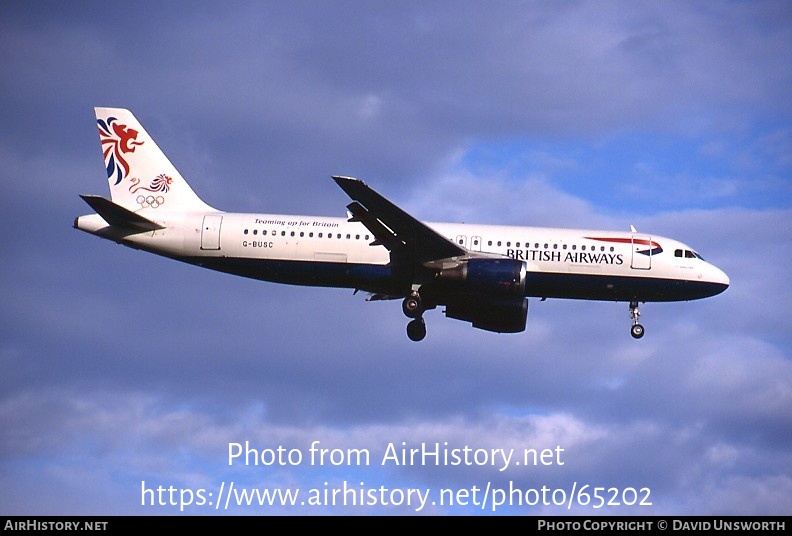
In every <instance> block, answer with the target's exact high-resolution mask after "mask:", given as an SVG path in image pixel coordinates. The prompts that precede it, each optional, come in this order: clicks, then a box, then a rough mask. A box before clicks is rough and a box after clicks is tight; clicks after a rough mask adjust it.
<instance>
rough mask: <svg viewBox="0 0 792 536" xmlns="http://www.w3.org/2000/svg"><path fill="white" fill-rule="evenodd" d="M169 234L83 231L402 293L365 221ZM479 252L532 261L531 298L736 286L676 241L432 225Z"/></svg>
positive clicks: (203, 220) (651, 295)
mask: <svg viewBox="0 0 792 536" xmlns="http://www.w3.org/2000/svg"><path fill="white" fill-rule="evenodd" d="M154 220H155V221H157V222H158V223H161V224H162V225H163V227H165V228H164V229H161V230H155V231H148V232H142V233H137V234H120V233H119V232H118V231H117V230H116V229H114V228H113V227H110V226H108V225H107V224H106V223H105V222H104V220H103V219H102V218H101V217H99V216H98V215H89V216H82V217H80V218H78V219H77V221H76V222H75V227H77V228H79V229H81V230H84V231H87V232H89V233H92V234H97V235H99V236H103V237H105V238H108V239H112V240H116V241H118V242H120V243H123V244H125V245H128V246H130V247H134V248H137V249H143V250H146V251H150V252H152V253H156V254H159V255H163V256H167V257H171V258H175V259H179V260H183V261H185V262H189V263H192V264H197V265H201V266H205V267H208V268H212V269H216V270H220V271H225V272H229V273H235V274H238V275H243V276H246V277H252V278H256V279H262V280H267V281H275V282H282V283H290V284H305V285H319V286H338V287H348V288H358V289H361V290H366V291H369V292H388V291H389V290H393V289H392V288H391V287H390V286H389V285H390V282H389V281H387V280H388V278H389V274H388V273H387V270H386V269H387V266H388V263H389V262H390V258H389V253H388V251H387V250H386V249H385V248H384V247H382V246H379V245H370V244H371V242H373V241H374V237H373V236H372V234H371V232H370V231H369V230H368V229H367V228H366V227H365V226H364V225H362V224H361V223H357V222H349V221H347V220H346V219H344V218H327V217H314V216H294V215H278V214H239V213H225V212H211V213H194V212H192V213H191V212H186V213H170V214H169V213H162V214H157V218H154ZM427 225H428V226H429V227H431V228H432V229H434V230H435V231H437V232H438V233H440V234H441V235H443V236H445V237H446V238H448V239H449V240H451V241H453V242H455V243H457V244H459V245H461V246H463V247H465V248H467V249H469V250H471V251H476V252H483V253H492V254H497V255H505V256H507V257H510V258H513V259H516V260H521V261H524V262H525V264H526V269H527V272H528V274H529V280H528V283H529V284H528V285H527V287H526V296H536V297H559V298H580V299H603V300H638V301H679V300H690V299H696V298H702V297H707V296H712V295H714V294H717V293H719V292H721V291H722V290H724V289H725V288H726V287H727V286H728V284H729V279H728V277H727V276H726V274H724V273H723V272H722V271H721V270H720V269H718V268H717V267H715V266H713V265H712V264H709V263H707V262H705V261H704V260H703V259H701V258H700V256H698V254H696V253H695V252H693V250H692V249H691V248H690V247H688V246H686V245H685V244H683V243H681V242H678V241H676V240H673V239H669V238H665V237H661V236H654V235H651V236H650V235H644V234H640V233H624V232H613V231H597V230H578V229H558V228H542V227H516V226H498V225H476V224H450V223H428V224H427Z"/></svg>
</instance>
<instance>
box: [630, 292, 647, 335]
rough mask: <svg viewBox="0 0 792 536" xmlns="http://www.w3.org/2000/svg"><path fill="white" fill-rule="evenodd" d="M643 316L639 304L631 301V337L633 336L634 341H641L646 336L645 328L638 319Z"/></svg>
mask: <svg viewBox="0 0 792 536" xmlns="http://www.w3.org/2000/svg"><path fill="white" fill-rule="evenodd" d="M640 316H641V313H640V312H639V311H638V302H637V301H631V302H630V320H632V323H633V325H632V327H631V328H630V335H632V336H633V338H634V339H640V338H641V337H643V336H644V327H643V326H642V325H641V324H639V323H638V318H639V317H640Z"/></svg>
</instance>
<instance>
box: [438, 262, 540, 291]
mask: <svg viewBox="0 0 792 536" xmlns="http://www.w3.org/2000/svg"><path fill="white" fill-rule="evenodd" d="M439 278H440V279H441V280H442V281H447V282H449V283H454V282H457V283H459V284H460V285H461V287H462V290H463V291H464V292H468V293H471V294H479V295H482V296H489V297H504V296H519V297H523V296H525V279H526V268H525V263H524V262H523V261H518V260H514V259H470V260H468V261H467V262H466V263H464V264H461V265H459V266H457V267H455V268H450V269H446V270H441V271H440V274H439Z"/></svg>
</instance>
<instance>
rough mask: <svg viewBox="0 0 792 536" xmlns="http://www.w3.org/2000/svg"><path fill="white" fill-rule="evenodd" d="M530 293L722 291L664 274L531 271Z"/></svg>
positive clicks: (613, 295) (597, 296)
mask: <svg viewBox="0 0 792 536" xmlns="http://www.w3.org/2000/svg"><path fill="white" fill-rule="evenodd" d="M525 288H526V290H525V292H526V296H528V297H535V298H563V299H584V300H604V301H633V300H637V301H641V302H662V301H687V300H695V299H699V298H704V297H709V296H713V295H715V294H718V293H719V292H721V290H720V289H721V288H722V286H719V285H717V284H713V283H708V282H702V281H689V280H681V279H668V278H663V277H647V276H626V275H608V274H594V273H591V274H583V273H553V272H529V273H528V275H527V280H526V286H525Z"/></svg>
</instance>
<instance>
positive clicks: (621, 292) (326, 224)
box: [74, 108, 729, 341]
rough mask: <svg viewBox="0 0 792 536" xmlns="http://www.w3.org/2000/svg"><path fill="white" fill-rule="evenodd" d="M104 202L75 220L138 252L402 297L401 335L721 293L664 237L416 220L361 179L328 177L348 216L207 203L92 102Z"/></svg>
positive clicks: (514, 328) (701, 265) (633, 308)
mask: <svg viewBox="0 0 792 536" xmlns="http://www.w3.org/2000/svg"><path fill="white" fill-rule="evenodd" d="M96 122H97V125H98V128H99V138H100V141H101V145H102V152H103V154H104V160H105V165H106V168H107V176H108V178H109V183H110V196H111V199H106V198H104V197H100V196H93V195H82V196H80V197H82V198H83V199H84V200H85V202H86V203H88V205H90V207H91V208H92V209H93V210H94V211H95V212H96V213H95V214H90V215H87V216H80V217H78V218H76V219H75V220H74V227H75V228H77V229H80V230H82V231H85V232H88V233H91V234H94V235H96V236H99V237H101V238H106V239H108V240H112V241H114V242H118V243H119V244H123V245H125V246H129V247H131V248H134V249H142V250H144V251H148V252H151V253H154V254H157V255H162V256H164V257H169V258H172V259H176V260H180V261H184V262H187V263H190V264H194V265H197V266H202V267H204V268H210V269H212V270H218V271H221V272H227V273H231V274H236V275H240V276H244V277H250V278H253V279H260V280H264V281H273V282H277V283H287V284H293V285H311V286H323V287H343V288H350V289H355V291H356V292H357V291H359V290H362V291H365V292H367V293H369V297H368V299H369V300H382V299H400V300H402V310H403V311H404V314H405V315H406V316H407V317H409V318H410V319H411V320H410V322H409V323H408V324H407V335H408V336H409V338H410V339H411V340H413V341H420V340H422V339H423V338H424V337H425V336H426V324H425V323H424V320H423V313H424V312H425V311H426V310H429V309H434V308H436V307H438V306H443V307H445V315H446V316H448V317H450V318H456V319H458V320H463V321H466V322H470V323H471V324H472V325H473V327H476V328H480V329H484V330H488V331H494V332H498V333H516V332H521V331H523V330H525V324H526V319H527V314H528V298H529V297H535V298H541V299H542V300H544V299H546V298H572V299H584V300H607V301H625V302H629V304H630V305H629V307H630V318H631V320H632V327H631V330H630V332H631V334H632V336H633V337H635V338H636V339H639V338H641V337H642V336H643V334H644V328H643V326H642V325H641V324H639V323H638V318H639V315H640V313H639V312H638V304H639V302H654V301H657V302H660V301H685V300H695V299H699V298H706V297H709V296H714V295H716V294H720V293H721V292H723V291H724V290H726V288H727V287H728V286H729V278H728V277H727V276H726V274H725V273H723V272H722V271H721V270H719V269H718V268H716V267H715V266H713V265H712V264H709V263H707V262H705V261H704V259H703V258H702V257H701V256H700V255H699V254H698V253H696V252H695V251H694V250H693V249H691V248H690V247H688V246H686V245H685V244H683V243H681V242H678V241H676V240H672V239H670V238H665V237H661V236H650V235H647V234H643V233H638V232H636V231H635V229H634V228H632V229H631V232H609V231H593V230H574V229H551V228H539V227H511V226H495V225H473V224H450V223H423V222H420V221H418V220H417V219H415V218H413V217H412V216H410V215H409V214H408V213H407V212H405V211H403V210H402V209H400V208H399V207H397V206H396V205H394V204H393V203H391V202H390V201H388V200H387V199H385V198H384V197H382V196H381V195H380V194H378V193H377V192H375V191H374V190H372V189H371V188H369V187H368V186H367V185H366V184H364V183H363V182H361V181H360V180H357V179H353V178H349V177H333V179H334V180H335V181H336V183H338V185H339V186H340V187H341V188H342V189H343V190H344V192H346V194H347V195H348V196H349V197H350V198H351V199H352V203H350V204H349V205H347V209H348V215H349V218H329V217H314V216H289V215H279V214H235V213H229V212H223V211H220V210H217V209H214V208H212V207H211V206H209V205H207V204H206V203H204V202H203V201H202V200H201V199H200V198H199V197H198V196H197V195H196V194H195V193H194V192H193V190H192V189H191V188H190V186H189V185H188V184H187V182H186V181H185V180H184V178H183V177H182V176H181V175H180V174H179V172H178V171H177V170H176V168H175V167H174V166H173V165H172V164H171V162H170V161H169V160H168V158H167V157H166V156H165V154H163V153H162V151H161V150H160V149H159V148H158V147H157V145H156V144H155V143H154V140H153V139H152V138H151V137H150V136H149V135H148V134H147V133H146V131H145V130H144V129H143V127H142V126H141V125H140V123H139V122H138V121H137V119H135V117H134V116H133V115H132V113H130V112H129V111H128V110H124V109H117V108H96Z"/></svg>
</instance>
